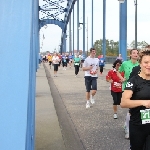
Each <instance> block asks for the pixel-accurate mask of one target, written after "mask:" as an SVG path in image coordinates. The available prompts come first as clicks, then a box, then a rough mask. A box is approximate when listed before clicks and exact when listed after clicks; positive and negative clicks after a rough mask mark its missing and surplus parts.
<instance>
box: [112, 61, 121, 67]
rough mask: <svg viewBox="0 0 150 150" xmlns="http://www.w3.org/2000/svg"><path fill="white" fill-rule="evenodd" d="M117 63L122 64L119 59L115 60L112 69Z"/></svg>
mask: <svg viewBox="0 0 150 150" xmlns="http://www.w3.org/2000/svg"><path fill="white" fill-rule="evenodd" d="M118 63H119V64H122V61H121V60H120V59H117V60H116V61H115V62H114V63H113V66H112V67H113V68H115V67H116V65H117V64H118Z"/></svg>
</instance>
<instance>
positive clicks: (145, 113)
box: [140, 109, 150, 124]
mask: <svg viewBox="0 0 150 150" xmlns="http://www.w3.org/2000/svg"><path fill="white" fill-rule="evenodd" d="M140 113H141V120H142V124H147V123H150V109H145V110H140Z"/></svg>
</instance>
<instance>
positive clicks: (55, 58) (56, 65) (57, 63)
mask: <svg viewBox="0 0 150 150" xmlns="http://www.w3.org/2000/svg"><path fill="white" fill-rule="evenodd" d="M59 61H60V59H59V57H58V55H57V54H56V53H54V56H53V58H52V62H53V65H54V77H57V71H58V65H59Z"/></svg>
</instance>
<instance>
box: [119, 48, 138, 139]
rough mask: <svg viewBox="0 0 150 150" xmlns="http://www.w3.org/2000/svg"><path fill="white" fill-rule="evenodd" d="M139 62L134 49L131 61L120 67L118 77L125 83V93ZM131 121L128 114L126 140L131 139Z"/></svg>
mask: <svg viewBox="0 0 150 150" xmlns="http://www.w3.org/2000/svg"><path fill="white" fill-rule="evenodd" d="M137 60H138V50H137V49H132V50H131V51H130V60H128V61H124V62H123V63H122V65H121V66H120V68H119V71H117V75H118V76H119V77H120V79H121V80H122V82H123V84H122V90H123V91H124V88H125V85H126V83H127V80H128V79H129V77H130V73H131V71H132V69H133V67H135V66H138V65H139V63H138V61H137ZM119 72H124V77H125V78H123V77H122V76H121V74H120V73H119ZM129 120H130V114H129V112H128V113H127V116H126V121H125V125H124V128H125V138H126V139H129Z"/></svg>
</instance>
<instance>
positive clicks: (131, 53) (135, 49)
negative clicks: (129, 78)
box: [130, 48, 139, 59]
mask: <svg viewBox="0 0 150 150" xmlns="http://www.w3.org/2000/svg"><path fill="white" fill-rule="evenodd" d="M134 50H136V51H138V53H139V50H137V49H135V48H133V49H131V50H130V55H131V54H132V51H134ZM130 59H131V56H130Z"/></svg>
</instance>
